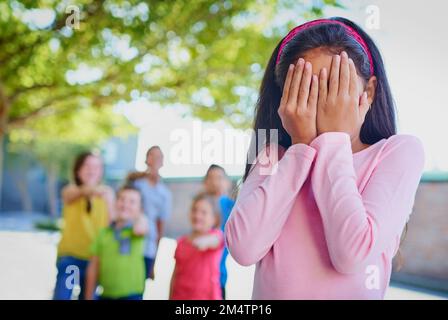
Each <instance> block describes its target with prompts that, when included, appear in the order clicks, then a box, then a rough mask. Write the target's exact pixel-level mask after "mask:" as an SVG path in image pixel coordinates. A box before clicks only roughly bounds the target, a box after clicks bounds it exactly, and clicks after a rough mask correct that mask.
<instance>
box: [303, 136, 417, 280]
mask: <svg viewBox="0 0 448 320" xmlns="http://www.w3.org/2000/svg"><path fill="white" fill-rule="evenodd" d="M311 145H312V146H314V147H315V148H316V150H317V157H316V162H315V166H314V170H313V174H312V186H313V191H314V196H315V199H316V203H317V205H318V208H319V211H320V215H321V218H322V223H323V226H324V232H325V238H326V241H327V245H328V250H329V254H330V258H331V260H332V262H333V266H334V267H335V268H336V269H337V270H338V271H340V272H342V273H352V272H357V271H360V270H361V269H362V268H363V267H365V266H366V265H367V264H369V263H371V262H372V261H374V260H375V259H377V257H379V255H380V254H381V253H382V252H384V251H385V250H386V249H387V248H388V247H390V246H391V245H392V244H394V243H395V241H396V239H397V238H399V235H400V234H401V232H402V229H403V227H404V225H405V223H406V220H407V218H408V216H409V214H410V212H411V210H412V205H413V201H414V197H415V192H416V189H417V186H418V182H419V178H420V175H421V171H422V168H423V162H424V160H423V156H422V155H423V152H422V150H421V147H420V146H419V144H418V143H417V142H415V141H414V140H411V139H409V140H406V139H405V140H404V141H403V143H400V144H398V145H397V146H393V147H390V149H391V150H383V151H382V153H383V154H384V155H383V157H382V159H381V161H380V162H379V164H377V165H376V167H375V169H374V170H373V172H372V174H371V176H370V178H369V181H368V182H367V184H366V186H365V187H363V190H362V191H359V189H358V181H357V175H356V171H355V169H354V165H353V155H352V150H351V145H350V139H349V137H348V135H345V134H343V133H334V132H333V133H327V134H325V136H323V137H321V138H320V139H319V138H318V139H316V140H314V141H313V142H312V144H311Z"/></svg>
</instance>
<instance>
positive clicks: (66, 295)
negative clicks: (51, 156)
mask: <svg viewBox="0 0 448 320" xmlns="http://www.w3.org/2000/svg"><path fill="white" fill-rule="evenodd" d="M73 176H74V180H75V181H74V183H72V184H69V185H67V186H66V187H64V189H63V190H62V200H63V202H64V208H63V218H64V226H63V230H62V235H61V241H60V242H59V246H58V259H57V263H56V267H57V269H58V274H57V278H56V287H55V290H54V299H57V300H69V299H71V297H72V291H73V288H74V285H75V284H77V285H79V286H80V287H81V292H80V295H79V298H80V299H84V291H85V290H84V279H85V274H86V268H87V264H88V259H89V257H90V246H91V245H92V241H93V239H94V238H95V237H96V235H97V234H98V232H99V230H100V229H101V228H103V227H105V226H107V224H108V223H109V221H111V220H112V218H113V203H114V193H113V190H112V189H111V188H110V187H108V186H105V185H103V184H101V180H102V177H103V163H102V161H101V159H100V158H99V157H98V156H97V155H95V154H93V153H91V152H86V153H82V154H80V155H79V156H78V157H77V158H76V160H75V164H74V168H73ZM75 272H76V273H75ZM75 275H78V276H79V277H77V276H75ZM71 279H74V280H78V281H77V282H78V283H73V281H71Z"/></svg>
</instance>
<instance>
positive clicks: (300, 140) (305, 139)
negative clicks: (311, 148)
mask: <svg viewBox="0 0 448 320" xmlns="http://www.w3.org/2000/svg"><path fill="white" fill-rule="evenodd" d="M314 138H315V137H291V143H292V144H293V145H294V144H299V143H301V144H306V145H309V144H310V143H311V141H313V140H314Z"/></svg>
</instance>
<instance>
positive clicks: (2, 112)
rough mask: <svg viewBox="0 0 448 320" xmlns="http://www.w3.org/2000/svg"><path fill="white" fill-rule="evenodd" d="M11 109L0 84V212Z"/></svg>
mask: <svg viewBox="0 0 448 320" xmlns="http://www.w3.org/2000/svg"><path fill="white" fill-rule="evenodd" d="M10 107H11V103H10V100H9V99H8V97H7V96H6V94H5V92H4V90H3V86H2V84H1V82H0V211H1V208H2V203H3V202H2V200H3V199H2V193H3V163H4V157H5V155H4V149H3V147H4V142H5V136H6V130H7V126H8V113H9V109H10Z"/></svg>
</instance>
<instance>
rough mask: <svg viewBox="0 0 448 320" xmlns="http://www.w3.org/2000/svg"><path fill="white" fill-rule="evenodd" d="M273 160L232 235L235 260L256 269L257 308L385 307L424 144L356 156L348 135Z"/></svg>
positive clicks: (409, 140)
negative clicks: (371, 302)
mask: <svg viewBox="0 0 448 320" xmlns="http://www.w3.org/2000/svg"><path fill="white" fill-rule="evenodd" d="M268 151H270V152H273V151H277V152H278V154H279V157H278V158H279V159H280V160H279V161H278V162H276V161H275V160H272V159H273V158H271V160H270V161H269V163H268V164H264V165H261V164H260V162H257V163H256V165H255V166H254V168H253V170H252V172H251V173H250V175H249V177H248V178H247V179H246V181H245V182H244V184H243V186H242V188H241V190H240V193H239V195H238V199H237V201H236V204H235V206H234V209H233V211H232V213H231V215H230V218H229V220H228V222H227V224H226V228H225V236H226V242H227V246H228V248H229V252H230V254H231V255H232V257H233V258H234V259H235V260H236V261H237V262H238V263H240V264H242V265H251V264H256V270H255V278H254V289H253V296H252V298H253V299H383V297H384V293H385V290H386V288H387V286H388V284H389V280H390V275H391V269H392V258H393V256H394V255H395V254H396V252H397V250H398V246H399V243H400V237H401V233H402V231H403V229H404V226H405V224H406V222H407V219H408V217H409V215H410V213H411V211H412V207H413V204H414V197H415V193H416V190H417V186H418V183H419V181H420V178H421V174H422V171H423V166H424V151H423V146H422V144H421V142H420V140H418V139H417V138H415V137H413V136H410V135H394V136H392V137H390V138H388V139H382V140H381V141H379V142H377V143H375V144H373V145H371V146H369V147H368V148H366V149H364V150H362V151H360V152H356V153H352V149H351V142H350V137H349V135H348V134H346V133H342V132H328V133H324V134H321V135H320V136H318V137H317V138H316V139H314V140H313V141H312V142H311V144H310V145H305V144H296V145H292V146H291V147H289V148H288V149H287V150H286V152H285V151H284V150H282V149H280V148H277V147H276V146H272V145H271V147H270V148H269V150H268ZM263 152H264V151H263ZM265 160H266V159H265ZM269 172H270V173H271V174H268V173H269Z"/></svg>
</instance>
